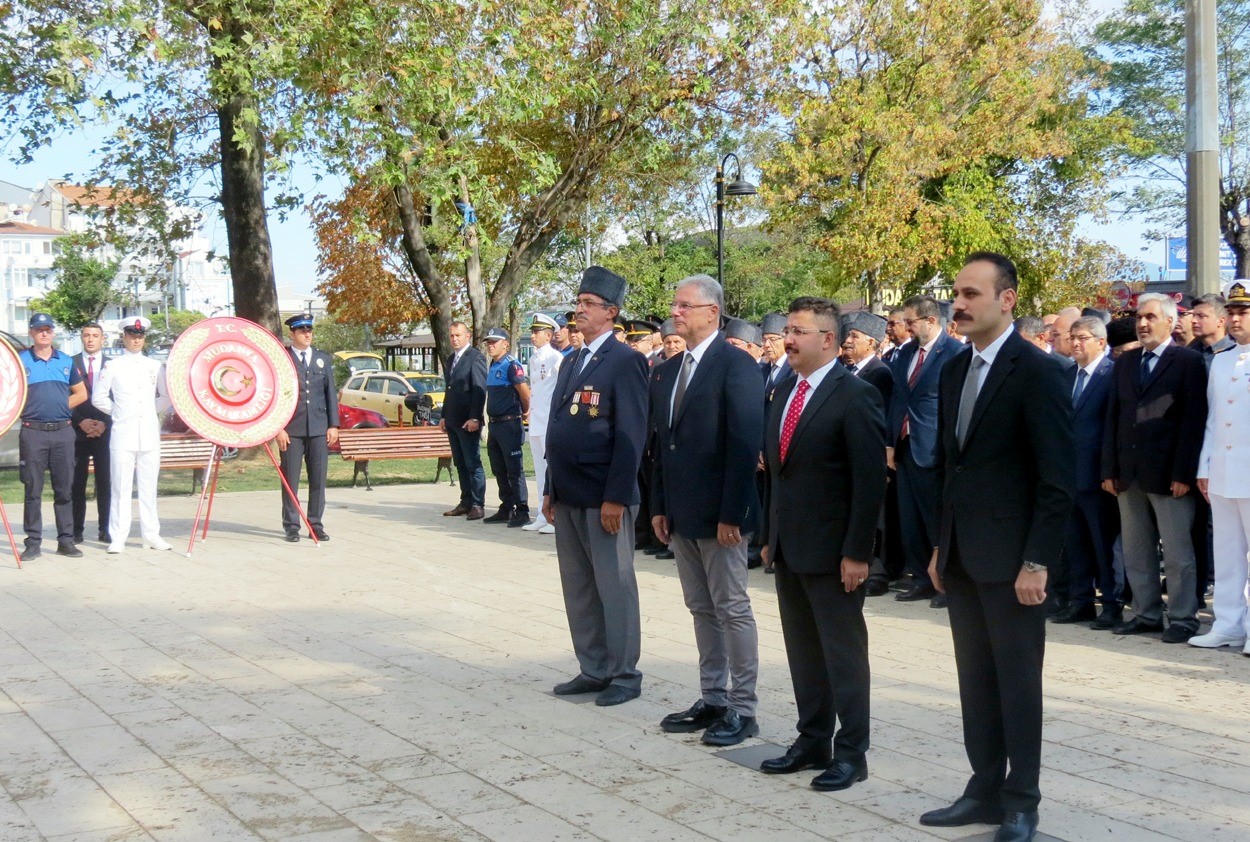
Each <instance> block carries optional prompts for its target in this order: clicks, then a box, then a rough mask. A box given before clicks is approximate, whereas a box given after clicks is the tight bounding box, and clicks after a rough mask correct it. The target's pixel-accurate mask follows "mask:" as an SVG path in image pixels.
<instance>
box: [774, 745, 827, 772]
mask: <svg viewBox="0 0 1250 842" xmlns="http://www.w3.org/2000/svg"><path fill="white" fill-rule="evenodd" d="M831 760H833V750H832V749H830V748H829V746H818V747H814V748H799V747H798V746H790V748H788V749H786V753H785V754H783V755H782V756H781V757H772V758H769V759H768V760H765V761H764V762H763V763H761V764H760V771H761V772H763V773H764V774H766V775H790V774H793V773H794V772H802V771H803V770H804V769H820V768H824V767H826V766H828V765H829V762H830V761H831Z"/></svg>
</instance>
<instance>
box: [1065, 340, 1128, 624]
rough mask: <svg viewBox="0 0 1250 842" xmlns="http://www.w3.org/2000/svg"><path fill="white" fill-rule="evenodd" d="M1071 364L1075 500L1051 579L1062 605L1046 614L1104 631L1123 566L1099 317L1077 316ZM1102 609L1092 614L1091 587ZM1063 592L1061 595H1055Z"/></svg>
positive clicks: (1117, 616)
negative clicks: (1111, 490) (1107, 454)
mask: <svg viewBox="0 0 1250 842" xmlns="http://www.w3.org/2000/svg"><path fill="white" fill-rule="evenodd" d="M1068 344H1069V346H1070V347H1071V349H1072V358H1073V360H1075V363H1076V364H1075V366H1074V367H1072V368H1068V369H1066V370H1065V372H1064V374H1065V377H1066V378H1067V383H1068V386H1069V389H1070V394H1071V396H1072V428H1073V435H1074V439H1075V442H1076V501H1075V504H1074V506H1073V509H1072V517H1071V518H1069V520H1068V526H1067V530H1066V536H1067V537H1066V538H1065V540H1064V544H1063V553H1062V554H1061V555H1060V556H1059V565H1058V567H1059V569H1058V570H1055V571H1054V575H1052V576H1051V578H1050V582H1049V584H1050V586H1051V591H1052V598H1054V597H1056V596H1057V597H1058V598H1059V599H1060V600H1062V601H1064V602H1066V603H1067V605H1066V607H1064V608H1063V609H1062V610H1060V611H1058V612H1057V613H1054V614H1051V615H1050V618H1049V619H1050V622H1052V623H1083V622H1091V623H1093V626H1092V628H1094V629H1098V630H1100V631H1107V630H1110V629H1112V628H1114V627H1115V626H1117V625H1119V624H1120V623H1121V622H1123V620H1124V617H1123V610H1124V609H1123V601H1122V593H1123V590H1124V567H1123V564H1120V563H1117V561H1116V558H1115V555H1114V553H1113V552H1112V547H1113V546H1114V544H1115V538H1116V535H1118V534H1119V532H1120V513H1119V511H1118V510H1117V509H1116V504H1115V498H1114V497H1112V496H1111V495H1110V494H1108V493H1107V492H1106V491H1104V490H1103V489H1102V477H1101V476H1100V474H1101V466H1102V439H1103V431H1104V429H1105V427H1106V419H1107V404H1108V403H1109V402H1110V400H1111V382H1112V377H1111V372H1112V371H1113V370H1114V369H1115V363H1113V362H1112V361H1111V360H1110V359H1108V358H1107V356H1106V353H1105V351H1106V347H1107V328H1106V325H1104V324H1103V321H1102V319H1098V318H1092V317H1091V318H1081V319H1077V320H1076V321H1075V322H1073V323H1072V329H1071V331H1070V332H1069V334H1068ZM1095 586H1097V589H1098V592H1099V593H1100V594H1101V597H1100V599H1099V602H1100V603H1101V605H1102V610H1101V611H1100V612H1097V613H1095V608H1094V588H1095ZM1060 590H1062V593H1056V592H1058V591H1060Z"/></svg>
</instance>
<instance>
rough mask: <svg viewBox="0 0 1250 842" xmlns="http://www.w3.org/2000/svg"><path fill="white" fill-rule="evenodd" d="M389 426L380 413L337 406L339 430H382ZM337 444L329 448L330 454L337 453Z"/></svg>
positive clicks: (341, 405) (353, 407)
mask: <svg viewBox="0 0 1250 842" xmlns="http://www.w3.org/2000/svg"><path fill="white" fill-rule="evenodd" d="M387 426H389V425H388V424H387V422H386V419H385V418H383V417H382V415H381V413H378V412H374V411H373V410H371V409H360V408H358V407H355V406H344V405H343V404H339V429H340V430H359V429H361V428H364V427H378V428H383V427H387ZM339 449H340V448H339V445H338V442H335V443H334V444H333V445H332V446H331V447H330V452H331V453H338V452H339Z"/></svg>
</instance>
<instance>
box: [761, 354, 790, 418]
mask: <svg viewBox="0 0 1250 842" xmlns="http://www.w3.org/2000/svg"><path fill="white" fill-rule="evenodd" d="M793 373H794V370H793V369H792V368H790V360H789V359H788V358H783V359H782V360H781V370H780V371H778V372H777V378H776V379H775V380H773V382H772V383H769V382H768V369H767V368H766V369H765V370H764V413H765V414H766V415H767V413H768V408H769V407H770V406H772V403H773V396H774V395H775V394H777V387H778V386H780V385H781V384H782V383H785V382H786V378H787V377H789V376H790V375H791V374H793Z"/></svg>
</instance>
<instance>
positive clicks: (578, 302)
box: [570, 298, 616, 309]
mask: <svg viewBox="0 0 1250 842" xmlns="http://www.w3.org/2000/svg"><path fill="white" fill-rule="evenodd" d="M570 304H571V306H573V307H603V308H604V309H606V308H608V307H615V306H616V305H615V304H608V303H607V302H606V301H600V300H599V299H597V298H575V299H573V300H572V301H571V302H570Z"/></svg>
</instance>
